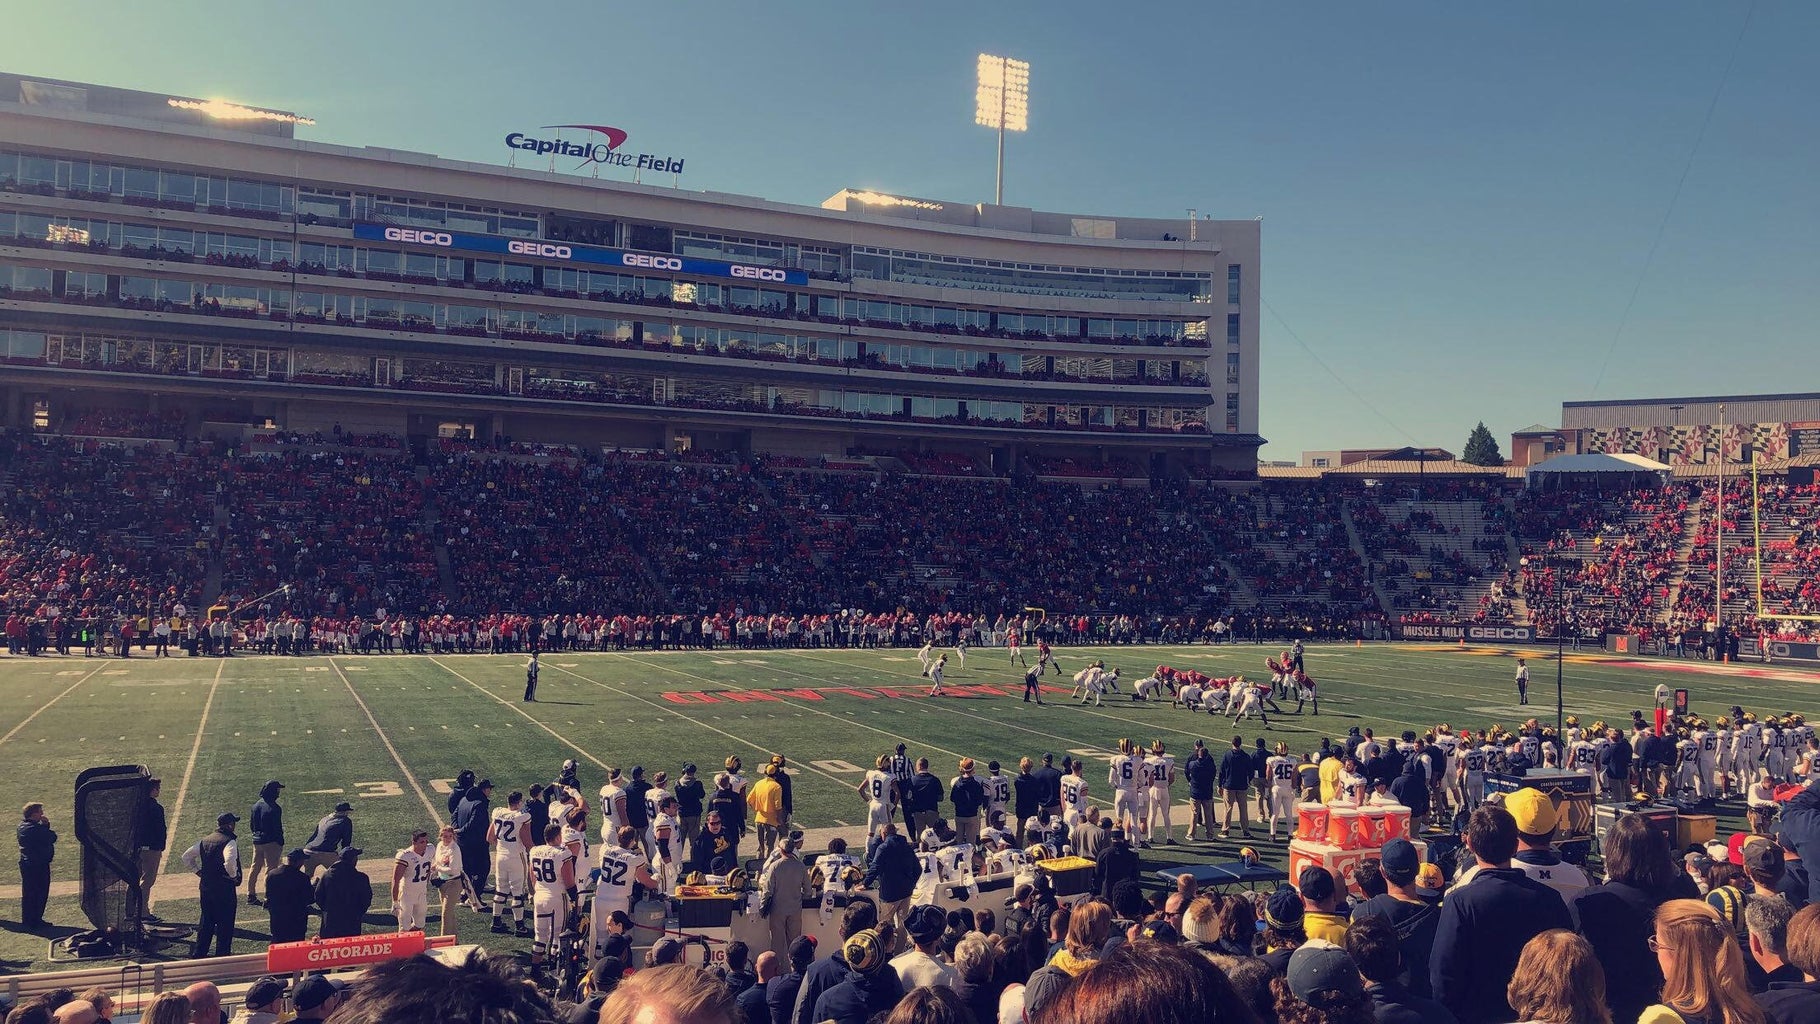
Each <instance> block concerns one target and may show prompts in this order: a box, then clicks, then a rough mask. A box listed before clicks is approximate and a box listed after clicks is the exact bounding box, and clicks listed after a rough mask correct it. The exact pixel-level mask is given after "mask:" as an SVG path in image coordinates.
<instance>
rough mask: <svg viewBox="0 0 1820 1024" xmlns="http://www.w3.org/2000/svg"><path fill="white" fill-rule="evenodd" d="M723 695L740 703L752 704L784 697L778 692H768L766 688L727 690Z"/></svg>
mask: <svg viewBox="0 0 1820 1024" xmlns="http://www.w3.org/2000/svg"><path fill="white" fill-rule="evenodd" d="M721 696H723V697H725V698H727V699H728V700H730V701H734V702H736V703H740V704H752V703H755V702H760V701H767V700H771V701H775V700H781V699H782V698H780V697H778V696H777V695H776V694H774V693H766V692H765V691H764V690H727V691H725V692H724V693H722V694H721Z"/></svg>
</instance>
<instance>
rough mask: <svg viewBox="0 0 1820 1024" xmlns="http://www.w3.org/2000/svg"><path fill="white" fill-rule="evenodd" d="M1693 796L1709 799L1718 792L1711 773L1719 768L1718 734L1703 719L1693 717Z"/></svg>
mask: <svg viewBox="0 0 1820 1024" xmlns="http://www.w3.org/2000/svg"><path fill="white" fill-rule="evenodd" d="M1693 741H1694V796H1696V797H1698V798H1700V799H1702V800H1711V799H1714V798H1716V797H1717V796H1718V795H1719V794H1718V791H1717V788H1716V787H1715V785H1714V782H1715V780H1714V778H1713V775H1714V773H1715V772H1717V771H1718V768H1719V736H1718V734H1717V733H1715V732H1713V729H1712V726H1710V725H1708V724H1707V722H1706V720H1705V719H1701V718H1696V719H1694V732H1693Z"/></svg>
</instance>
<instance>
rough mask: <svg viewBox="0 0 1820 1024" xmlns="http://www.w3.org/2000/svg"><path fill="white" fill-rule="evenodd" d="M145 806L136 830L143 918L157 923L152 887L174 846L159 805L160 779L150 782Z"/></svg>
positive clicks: (161, 805)
mask: <svg viewBox="0 0 1820 1024" xmlns="http://www.w3.org/2000/svg"><path fill="white" fill-rule="evenodd" d="M146 784H147V786H148V788H147V790H146V794H145V806H143V807H141V808H140V809H139V821H138V824H137V825H136V826H135V828H134V834H133V846H134V847H135V848H137V849H138V851H139V917H140V918H141V919H142V920H156V918H153V917H152V916H151V915H150V914H149V913H147V909H146V908H147V907H148V906H150V904H151V902H152V886H153V885H156V884H157V882H158V869H159V867H161V866H162V865H163V864H164V848H165V847H166V846H168V845H170V830H169V828H168V827H167V826H166V825H165V821H164V805H163V804H161V803H159V802H158V789H159V785H160V780H158V779H148V780H146Z"/></svg>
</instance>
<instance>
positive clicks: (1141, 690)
mask: <svg viewBox="0 0 1820 1024" xmlns="http://www.w3.org/2000/svg"><path fill="white" fill-rule="evenodd" d="M1162 696H1163V677H1161V676H1159V675H1156V674H1154V673H1153V674H1151V675H1148V676H1145V677H1144V678H1142V679H1140V680H1138V681H1137V685H1136V686H1134V687H1132V690H1131V699H1132V700H1143V701H1148V700H1157V699H1160V698H1161V697H1162Z"/></svg>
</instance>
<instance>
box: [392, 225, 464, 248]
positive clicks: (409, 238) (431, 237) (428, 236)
mask: <svg viewBox="0 0 1820 1024" xmlns="http://www.w3.org/2000/svg"><path fill="white" fill-rule="evenodd" d="M385 237H386V241H388V242H413V243H415V244H417V245H454V244H455V238H454V236H452V235H450V234H449V233H448V232H446V231H419V230H417V229H416V228H386V229H385Z"/></svg>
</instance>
